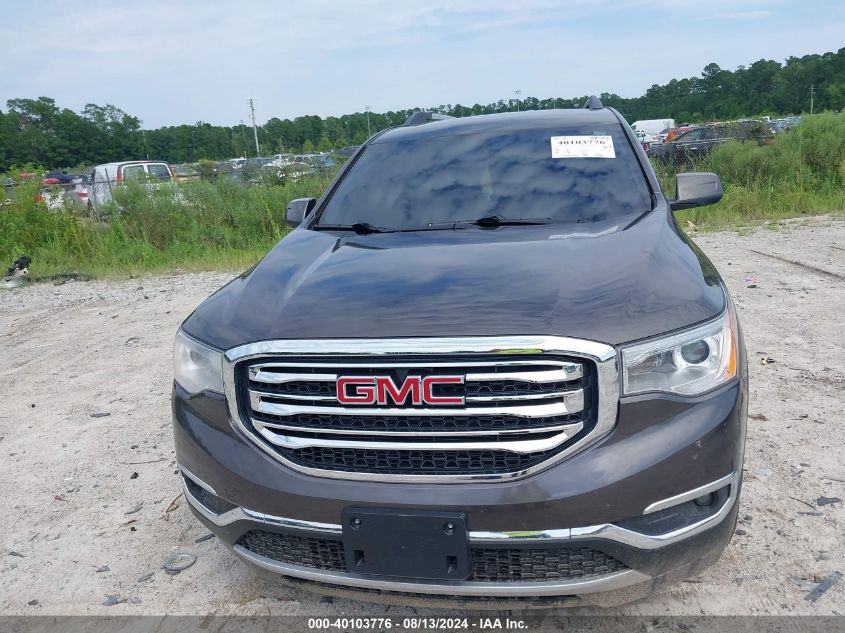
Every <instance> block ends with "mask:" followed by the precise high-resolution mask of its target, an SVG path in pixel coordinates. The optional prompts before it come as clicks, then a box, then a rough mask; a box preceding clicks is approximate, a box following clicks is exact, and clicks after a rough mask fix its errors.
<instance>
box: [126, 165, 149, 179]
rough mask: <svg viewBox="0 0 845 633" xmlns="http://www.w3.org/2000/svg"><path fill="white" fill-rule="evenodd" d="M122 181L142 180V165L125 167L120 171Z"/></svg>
mask: <svg viewBox="0 0 845 633" xmlns="http://www.w3.org/2000/svg"><path fill="white" fill-rule="evenodd" d="M122 173H123V178H124V180H142V179H143V178H144V166H143V165H126V166H124V167H123V170H122Z"/></svg>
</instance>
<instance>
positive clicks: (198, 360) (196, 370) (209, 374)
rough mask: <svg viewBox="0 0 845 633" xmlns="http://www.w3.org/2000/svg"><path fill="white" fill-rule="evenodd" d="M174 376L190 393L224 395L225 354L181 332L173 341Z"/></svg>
mask: <svg viewBox="0 0 845 633" xmlns="http://www.w3.org/2000/svg"><path fill="white" fill-rule="evenodd" d="M173 376H174V378H175V379H176V382H178V383H179V385H180V386H181V387H182V388H183V389H185V390H186V391H187V392H188V393H191V394H194V393H200V392H201V391H219V392H220V393H222V392H223V354H222V352H220V351H219V350H216V349H212V348H210V347H207V346H205V345H203V344H202V343H199V342H197V341H195V340H194V339H192V338H190V337H189V336H187V335H186V334H185V333H184V332H182V330H179V331H178V332H177V333H176V338H175V339H174V340H173Z"/></svg>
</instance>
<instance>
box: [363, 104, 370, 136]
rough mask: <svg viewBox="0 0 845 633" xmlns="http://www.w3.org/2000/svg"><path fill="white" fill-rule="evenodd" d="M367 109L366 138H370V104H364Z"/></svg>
mask: <svg viewBox="0 0 845 633" xmlns="http://www.w3.org/2000/svg"><path fill="white" fill-rule="evenodd" d="M364 110H366V111H367V138H370V106H364Z"/></svg>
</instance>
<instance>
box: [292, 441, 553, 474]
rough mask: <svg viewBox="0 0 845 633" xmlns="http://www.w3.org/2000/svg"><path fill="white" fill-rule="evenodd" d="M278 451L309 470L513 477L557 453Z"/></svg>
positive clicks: (321, 448)
mask: <svg viewBox="0 0 845 633" xmlns="http://www.w3.org/2000/svg"><path fill="white" fill-rule="evenodd" d="M278 450H279V452H280V453H281V454H282V455H284V456H285V457H286V458H287V459H289V460H291V461H292V462H294V463H296V464H301V465H302V466H307V467H310V468H323V469H329V470H336V471H342V472H365V473H384V474H388V475H402V474H414V475H428V474H431V475H442V474H445V473H460V474H495V473H514V472H519V471H521V470H524V469H525V468H529V467H531V466H533V465H534V464H539V463H540V462H542V461H543V460H545V459H546V458H548V457H550V456H551V455H553V454H554V453H556V452H557V449H555V450H552V451H545V452H541V453H530V454H525V453H511V452H508V451H497V450H495V449H488V450H476V451H457V450H453V451H413V450H409V451H401V450H390V451H386V450H377V449H366V448H328V447H311V448H302V449H295V450H290V449H278Z"/></svg>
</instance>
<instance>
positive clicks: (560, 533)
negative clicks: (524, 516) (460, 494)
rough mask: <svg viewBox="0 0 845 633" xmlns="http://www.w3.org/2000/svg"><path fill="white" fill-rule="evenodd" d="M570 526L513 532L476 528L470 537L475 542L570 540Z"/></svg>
mask: <svg viewBox="0 0 845 633" xmlns="http://www.w3.org/2000/svg"><path fill="white" fill-rule="evenodd" d="M569 533H570V529H569V528H560V529H558V530H524V531H519V530H516V531H513V532H487V531H484V530H474V531H471V532H469V539H470V540H471V541H472V542H473V543H475V542H483V541H508V542H510V541H520V542H521V541H568V540H569Z"/></svg>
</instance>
